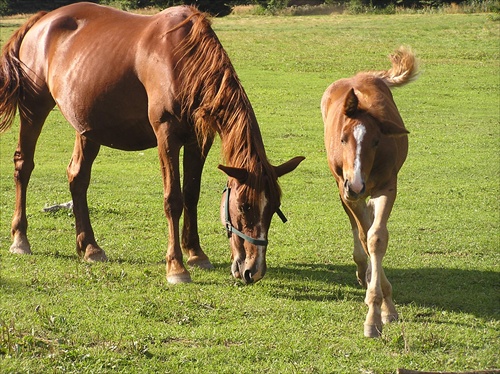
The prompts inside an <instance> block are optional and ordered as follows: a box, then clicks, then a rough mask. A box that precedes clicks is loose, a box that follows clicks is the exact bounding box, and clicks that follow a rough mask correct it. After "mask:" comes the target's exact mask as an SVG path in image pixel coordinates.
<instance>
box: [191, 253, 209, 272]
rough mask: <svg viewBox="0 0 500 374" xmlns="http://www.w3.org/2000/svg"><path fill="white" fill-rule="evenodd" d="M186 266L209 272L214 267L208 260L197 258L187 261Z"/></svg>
mask: <svg viewBox="0 0 500 374" xmlns="http://www.w3.org/2000/svg"><path fill="white" fill-rule="evenodd" d="M187 264H188V265H189V266H192V267H198V268H200V269H206V270H210V269H213V268H214V266H213V265H212V263H211V262H210V260H209V259H208V258H200V257H198V256H193V257H191V258H190V259H189V260H187Z"/></svg>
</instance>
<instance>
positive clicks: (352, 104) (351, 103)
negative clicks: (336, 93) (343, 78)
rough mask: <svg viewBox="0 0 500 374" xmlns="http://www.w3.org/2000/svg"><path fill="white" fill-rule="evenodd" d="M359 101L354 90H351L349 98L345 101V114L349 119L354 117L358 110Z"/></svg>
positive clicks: (348, 94)
mask: <svg viewBox="0 0 500 374" xmlns="http://www.w3.org/2000/svg"><path fill="white" fill-rule="evenodd" d="M358 104H359V100H358V97H357V96H356V94H355V93H354V88H351V89H350V90H349V92H348V93H347V96H346V98H345V101H344V114H345V115H346V116H347V117H352V116H353V115H354V113H356V111H357V110H358Z"/></svg>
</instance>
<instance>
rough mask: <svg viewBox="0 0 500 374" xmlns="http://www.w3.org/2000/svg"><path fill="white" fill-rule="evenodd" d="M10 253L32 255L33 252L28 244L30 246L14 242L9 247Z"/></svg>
mask: <svg viewBox="0 0 500 374" xmlns="http://www.w3.org/2000/svg"><path fill="white" fill-rule="evenodd" d="M9 252H10V253H14V254H16V255H30V254H32V252H31V249H30V247H29V245H28V247H23V246H20V245H17V244H15V243H14V244H12V245H11V246H10V249H9Z"/></svg>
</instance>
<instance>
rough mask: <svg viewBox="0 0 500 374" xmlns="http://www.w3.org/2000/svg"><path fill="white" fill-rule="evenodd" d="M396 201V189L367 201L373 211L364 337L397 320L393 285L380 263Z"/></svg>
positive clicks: (384, 250)
mask: <svg viewBox="0 0 500 374" xmlns="http://www.w3.org/2000/svg"><path fill="white" fill-rule="evenodd" d="M395 198H396V189H395V188H394V189H393V190H392V191H388V192H387V194H384V195H379V196H377V197H372V198H371V199H370V202H369V206H370V209H372V210H373V217H374V218H373V224H372V226H371V227H370V229H369V230H368V235H367V242H366V243H367V248H368V252H369V255H370V265H371V278H370V280H369V283H368V288H367V290H366V298H365V303H366V304H367V305H368V313H367V316H366V320H365V328H364V332H365V336H367V337H378V336H380V335H381V333H382V323H387V322H391V321H394V320H397V318H398V313H397V311H396V307H395V306H394V303H393V300H392V286H391V284H390V282H389V281H388V279H387V277H386V276H385V273H384V269H383V268H382V261H383V258H384V256H385V253H386V251H387V245H388V242H389V232H388V230H387V221H388V219H389V215H390V213H391V210H392V207H393V205H394V200H395Z"/></svg>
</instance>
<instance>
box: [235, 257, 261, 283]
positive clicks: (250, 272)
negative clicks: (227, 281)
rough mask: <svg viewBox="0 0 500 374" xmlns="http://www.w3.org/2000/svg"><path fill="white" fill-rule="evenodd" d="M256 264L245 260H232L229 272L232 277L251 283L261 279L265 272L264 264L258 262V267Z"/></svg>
mask: <svg viewBox="0 0 500 374" xmlns="http://www.w3.org/2000/svg"><path fill="white" fill-rule="evenodd" d="M256 265H257V264H255V263H254V264H249V263H247V261H244V262H242V261H239V260H234V261H233V264H232V265H231V272H232V273H233V277H235V278H237V279H241V281H242V282H243V283H244V284H252V283H255V282H257V281H259V280H261V279H262V278H263V277H264V275H265V274H266V270H267V267H266V264H265V261H264V263H261V264H260V268H257V266H256Z"/></svg>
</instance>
